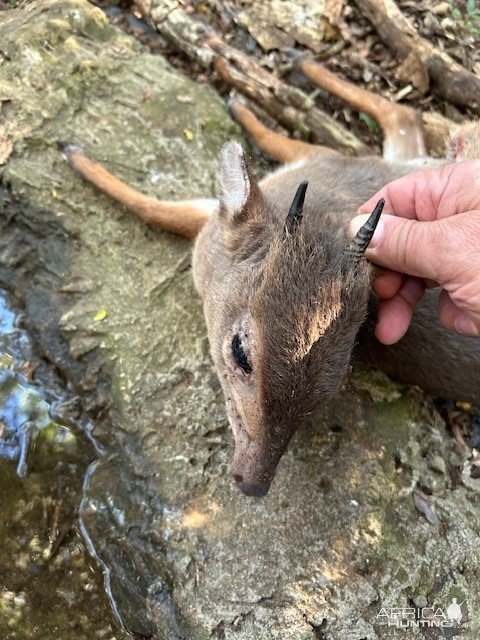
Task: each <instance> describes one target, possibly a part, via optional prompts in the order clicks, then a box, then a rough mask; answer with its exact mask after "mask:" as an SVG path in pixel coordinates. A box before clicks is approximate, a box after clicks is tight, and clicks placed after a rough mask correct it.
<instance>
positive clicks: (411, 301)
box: [375, 278, 425, 345]
mask: <svg viewBox="0 0 480 640" xmlns="http://www.w3.org/2000/svg"><path fill="white" fill-rule="evenodd" d="M424 291H425V286H424V284H423V282H422V281H421V280H419V279H418V278H408V280H406V281H405V282H404V283H403V285H402V286H401V287H400V290H399V291H398V293H397V295H395V296H394V297H393V298H390V299H389V300H384V301H381V302H380V304H379V310H378V321H377V326H376V329H375V335H376V337H377V339H378V340H379V341H380V342H382V343H383V344H386V345H390V344H394V343H395V342H398V341H399V340H400V339H401V338H402V337H403V336H404V335H405V333H406V332H407V330H408V327H409V325H410V320H411V319H412V313H413V310H414V309H415V306H416V305H417V304H418V302H419V301H420V300H421V298H422V296H423V294H424Z"/></svg>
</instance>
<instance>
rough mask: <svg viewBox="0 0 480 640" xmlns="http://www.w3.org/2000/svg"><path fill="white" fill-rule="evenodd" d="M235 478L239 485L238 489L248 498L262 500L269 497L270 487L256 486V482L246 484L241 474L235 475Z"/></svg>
mask: <svg viewBox="0 0 480 640" xmlns="http://www.w3.org/2000/svg"><path fill="white" fill-rule="evenodd" d="M233 478H234V480H235V482H236V483H237V485H238V488H239V489H240V491H241V492H242V493H244V494H245V495H246V496H250V497H252V498H262V497H263V496H265V495H267V493H268V490H269V488H270V486H269V485H261V484H255V483H254V482H245V481H244V479H243V476H242V475H240V474H239V473H234V474H233Z"/></svg>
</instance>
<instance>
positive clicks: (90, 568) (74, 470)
mask: <svg viewBox="0 0 480 640" xmlns="http://www.w3.org/2000/svg"><path fill="white" fill-rule="evenodd" d="M20 322H21V317H20V316H19V315H18V314H16V313H15V312H14V311H13V309H12V307H11V304H10V302H9V300H8V298H7V296H6V294H5V293H3V292H2V291H0V501H1V502H0V504H1V508H0V638H2V640H10V639H11V640H17V639H18V640H28V639H33V638H34V639H43V638H45V639H46V638H48V639H49V640H50V639H52V638H59V639H61V640H70V639H72V640H73V639H74V638H75V640H78V639H83V638H85V639H89V640H90V639H94V638H104V639H111V640H113V639H114V638H116V639H117V640H120V639H121V638H125V637H126V636H125V634H123V633H122V632H121V631H120V630H119V627H118V625H117V623H116V621H115V619H114V616H113V613H112V609H111V607H110V604H109V602H108V598H107V596H106V594H105V590H104V583H103V577H102V573H101V570H100V567H99V566H98V564H97V563H96V562H94V561H93V560H92V558H91V557H90V556H89V554H88V553H87V551H86V545H85V542H84V540H83V539H82V537H81V536H80V534H79V526H78V515H77V514H78V510H79V505H80V502H81V498H82V486H83V482H84V478H85V474H86V472H87V469H88V468H89V465H91V464H92V462H93V461H94V460H95V459H96V458H97V457H98V455H99V451H98V448H97V447H96V445H95V442H94V440H93V439H92V438H91V436H90V435H89V427H91V425H88V423H87V422H85V424H83V425H82V426H79V425H76V424H70V422H69V423H68V424H64V423H62V421H61V420H59V419H58V416H59V415H62V409H63V408H65V406H68V405H69V404H71V403H74V402H75V401H76V399H75V398H73V397H69V394H68V392H67V391H65V390H62V389H61V388H60V387H56V388H55V389H47V388H45V387H42V386H40V385H39V384H38V383H37V381H36V379H35V372H34V370H33V365H32V362H35V358H34V355H33V354H32V346H31V343H30V340H29V338H28V336H27V334H26V333H25V331H23V329H21V327H20ZM53 416H55V417H53ZM90 551H92V550H90Z"/></svg>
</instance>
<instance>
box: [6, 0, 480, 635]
mask: <svg viewBox="0 0 480 640" xmlns="http://www.w3.org/2000/svg"><path fill="white" fill-rule="evenodd" d="M0 42H1V51H2V55H3V64H1V66H0V99H1V100H2V101H3V115H4V119H3V124H2V127H3V129H2V140H3V141H4V142H3V146H2V148H3V149H4V150H5V151H4V157H3V163H4V164H3V168H2V176H3V181H4V183H5V184H9V185H10V188H11V191H12V193H13V196H14V197H15V202H11V203H9V202H4V203H3V215H2V217H1V218H0V225H1V229H2V233H1V235H0V264H1V267H0V282H1V283H2V284H3V285H4V286H8V288H9V289H10V290H12V291H13V292H15V294H16V296H17V297H18V299H20V300H22V301H23V303H24V305H25V313H26V321H27V322H28V324H29V327H30V331H31V332H32V334H33V335H34V337H35V339H36V340H37V342H38V344H39V345H40V347H41V349H42V350H43V353H44V355H45V357H46V358H47V359H48V360H49V361H50V362H52V363H54V364H55V366H56V367H57V368H58V369H59V370H60V371H61V372H62V373H63V375H64V376H65V378H66V379H67V380H68V381H69V382H70V383H71V384H72V386H73V387H74V388H75V389H77V391H78V392H79V393H80V394H81V396H82V399H83V403H84V407H85V409H86V410H87V411H89V412H90V414H91V415H93V416H94V417H95V421H96V436H97V438H98V439H99V440H100V441H101V442H102V443H103V444H104V446H105V447H106V449H107V452H108V453H107V455H106V456H105V457H104V458H103V459H102V460H101V462H100V463H99V465H98V466H97V468H96V470H95V472H94V474H93V476H92V478H91V482H90V486H89V488H88V492H87V497H86V500H85V502H84V510H83V514H82V517H83V521H84V522H85V525H86V527H87V530H88V532H89V535H90V536H91V538H92V541H93V543H94V545H95V547H96V549H97V553H98V555H99V556H100V557H101V558H102V560H103V561H104V562H105V563H106V565H107V566H108V567H109V568H110V571H111V578H112V589H113V593H114V596H115V598H116V601H117V604H118V607H119V610H120V613H121V615H122V616H123V618H124V620H125V623H126V625H127V626H128V627H129V628H130V629H132V630H134V631H136V632H138V633H141V634H144V635H152V636H154V637H155V638H159V639H162V640H163V639H167V638H168V639H171V638H189V639H192V640H203V639H206V638H209V639H210V638H211V639H219V638H225V639H230V638H232V639H233V638H235V639H240V640H249V639H254V638H255V639H258V638H262V640H264V639H265V640H267V639H269V638H275V639H281V640H283V639H285V640H286V639H290V638H291V639H295V640H299V639H304V640H307V639H311V640H314V639H318V638H325V639H328V640H330V639H331V640H347V639H348V640H353V639H355V638H358V639H360V638H369V639H373V638H389V639H395V638H405V634H406V633H408V631H407V632H406V631H405V630H396V629H393V628H391V627H387V626H385V625H382V624H380V620H379V618H378V614H379V612H381V610H382V607H383V608H391V607H410V606H411V602H412V601H414V602H421V603H423V602H427V603H428V604H429V605H430V606H432V605H436V606H440V607H444V608H445V609H446V607H447V606H448V605H449V604H450V602H451V601H452V597H456V598H457V600H458V602H462V603H463V604H462V613H463V615H464V624H463V626H462V628H461V629H458V631H459V632H460V635H457V637H458V638H476V637H479V636H480V618H479V616H478V611H479V610H480V602H479V592H478V582H479V578H480V566H479V565H480V561H479V555H478V548H479V542H480V540H479V532H480V521H479V518H478V499H479V495H480V494H479V487H480V484H479V481H478V480H472V479H471V478H469V476H468V469H466V468H464V467H463V466H462V465H461V462H459V463H458V465H457V466H455V465H453V464H452V463H451V460H452V454H453V453H454V443H453V442H452V441H451V439H450V438H449V436H448V434H447V432H446V429H445V425H444V423H443V421H442V420H441V418H440V417H439V415H438V414H437V413H436V410H435V409H434V407H433V405H432V404H431V403H430V401H428V400H427V399H425V398H424V397H423V396H422V394H421V393H420V392H419V391H416V390H409V391H404V388H403V387H398V388H397V387H395V386H394V385H390V383H388V385H387V386H385V381H384V380H379V381H377V382H376V381H375V379H373V380H372V381H371V385H368V387H367V386H366V385H365V383H363V382H362V383H361V384H357V388H356V390H355V391H354V390H352V388H350V387H346V388H345V390H344V391H343V392H342V393H341V394H340V395H339V396H338V398H336V400H335V401H334V402H332V403H331V405H330V406H328V407H325V410H324V413H323V415H320V416H318V417H316V418H315V420H314V421H313V422H312V424H311V425H310V426H309V428H303V429H301V430H300V431H299V432H298V434H297V436H296V437H295V439H294V441H293V442H292V446H291V447H290V450H289V452H288V453H287V455H286V456H285V458H284V459H283V461H282V463H281V464H280V467H279V470H278V475H277V478H276V480H275V482H274V484H273V486H272V490H271V492H270V494H269V495H268V496H267V497H266V498H264V499H262V500H254V499H248V498H245V497H244V496H243V495H242V494H240V493H239V492H238V490H237V489H236V487H235V486H234V485H233V482H232V481H231V479H230V477H229V472H228V466H229V460H230V456H231V453H232V439H231V436H230V432H229V429H228V427H227V422H226V418H225V413H224V409H223V401H222V396H221V392H220V388H219V384H218V382H217V380H216V378H215V376H214V374H213V371H212V368H211V364H210V360H209V355H208V344H207V339H206V334H205V327H204V323H203V318H202V310H201V304H200V301H199V300H198V298H197V297H196V294H195V292H194V289H193V285H192V279H191V273H190V266H189V265H190V263H189V255H190V247H189V245H188V243H187V242H185V241H183V240H180V239H178V238H174V237H172V236H169V235H167V234H164V233H160V232H156V231H154V230H152V229H149V228H148V227H146V226H145V225H144V224H142V223H140V222H139V221H137V220H135V219H133V218H132V217H131V216H130V215H129V214H128V213H126V212H125V211H122V210H121V209H120V208H119V207H116V206H115V205H114V204H113V203H112V202H110V201H109V200H108V199H107V198H105V197H103V196H101V195H99V194H98V193H96V192H95V191H94V190H93V189H91V188H90V187H89V186H87V185H85V184H83V183H82V182H81V180H79V179H78V177H77V176H75V175H74V174H73V173H72V172H71V170H70V169H69V167H68V166H67V165H66V164H65V163H64V162H63V160H62V159H61V157H60V156H59V153H58V152H57V150H56V141H57V140H58V139H59V138H62V139H67V140H72V141H74V142H77V143H79V144H81V145H82V146H84V147H85V149H86V150H87V151H88V152H89V153H90V154H91V155H92V156H94V157H95V158H97V159H99V160H102V161H103V162H105V163H106V164H107V166H109V167H111V168H112V169H114V170H115V172H116V173H118V174H119V175H121V176H122V177H123V178H125V179H126V180H128V181H129V182H131V183H132V184H134V185H135V186H137V187H138V188H141V189H142V190H143V191H145V192H148V193H151V194H156V195H161V196H163V197H169V198H172V197H176V196H181V195H189V196H196V195H202V196H208V195H210V194H212V193H213V192H214V190H215V170H216V156H217V153H218V151H219V148H220V146H221V144H222V143H223V142H224V141H225V140H227V139H229V138H231V137H238V136H239V135H240V134H239V131H238V130H237V128H236V126H235V125H234V124H233V123H232V122H231V121H230V119H229V118H228V117H227V115H226V113H225V109H224V105H223V104H222V102H221V100H219V98H218V97H217V96H216V94H215V93H214V92H213V91H212V90H211V89H210V88H208V87H206V86H205V85H201V84H196V83H194V82H192V81H190V80H187V79H185V78H184V77H182V76H180V75H179V74H178V73H177V72H176V71H174V70H173V69H172V68H171V67H170V66H169V65H168V64H167V63H166V62H165V61H164V60H163V59H162V58H161V57H159V56H154V55H151V54H150V53H148V52H146V51H145V50H144V49H142V47H140V46H139V45H138V44H137V43H136V42H135V41H134V40H133V39H132V38H131V37H127V36H125V35H123V34H122V33H120V32H118V31H117V30H116V29H114V28H112V27H111V26H110V25H109V24H108V23H107V21H106V19H105V17H104V15H103V14H102V13H101V11H100V10H99V9H97V8H95V7H93V6H92V5H90V4H88V3H87V2H86V1H84V0H66V1H65V2H54V1H52V0H43V1H40V0H37V1H36V2H35V1H34V2H31V3H29V4H26V5H23V6H22V7H21V8H19V9H17V10H13V11H8V12H4V13H3V14H0ZM178 95H181V96H185V95H191V96H192V97H193V98H194V101H193V104H191V103H188V102H185V101H182V102H178V101H177V96H178ZM186 130H188V131H191V132H192V133H193V139H192V140H189V139H188V138H189V137H191V136H190V134H188V136H186V135H185V131H186ZM9 149H11V152H9ZM102 310H104V311H105V312H106V315H105V313H103V312H102V313H101V314H99V311H102ZM96 316H97V320H95V317H96ZM103 316H105V317H104V319H101V320H98V318H102V317H103ZM363 375H364V374H363V373H362V376H363ZM376 384H377V385H379V387H378V388H377V390H376V391H375V389H373V387H374V386H375V385H376ZM372 385H373V386H372ZM364 390H367V391H366V392H365V391H364ZM386 390H387V391H388V393H387V392H386ZM370 398H374V399H375V400H376V402H372V401H371V399H370ZM432 434H433V435H434V436H435V437H433V436H432ZM439 457H440V458H442V459H444V460H445V461H446V463H445V465H442V464H441V462H440V461H439ZM433 459H435V465H433V467H434V468H432V464H431V460H433ZM439 469H441V470H442V473H440V474H439ZM443 469H445V473H444V472H443ZM447 470H448V473H451V474H452V477H453V475H454V474H453V472H454V471H455V477H456V478H457V480H456V482H455V483H453V482H452V481H451V480H450V477H449V476H448V473H447ZM431 477H432V478H434V479H435V482H434V481H433V480H432V481H430V480H429V479H430V478H431ZM420 480H421V482H422V486H423V487H425V490H426V488H427V487H428V486H440V488H441V492H439V495H434V496H431V497H429V500H431V503H432V507H434V508H435V512H436V513H437V515H438V518H439V523H438V524H435V525H432V524H429V522H428V521H427V520H426V519H425V517H424V516H423V515H422V514H421V513H419V512H418V511H417V510H416V508H415V505H414V501H413V498H412V490H413V488H414V487H415V486H416V484H417V482H419V481H420ZM456 631H457V629H454V630H453V632H456Z"/></svg>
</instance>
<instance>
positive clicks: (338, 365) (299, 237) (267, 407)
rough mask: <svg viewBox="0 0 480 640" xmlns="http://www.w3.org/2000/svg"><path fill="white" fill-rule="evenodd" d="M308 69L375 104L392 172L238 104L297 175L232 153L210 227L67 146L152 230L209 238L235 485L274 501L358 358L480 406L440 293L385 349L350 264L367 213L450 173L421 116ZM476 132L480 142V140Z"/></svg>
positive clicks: (215, 345)
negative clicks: (274, 491)
mask: <svg viewBox="0 0 480 640" xmlns="http://www.w3.org/2000/svg"><path fill="white" fill-rule="evenodd" d="M302 68H304V70H305V71H306V72H307V71H308V72H309V75H310V77H313V78H314V79H316V80H317V82H318V84H319V85H320V86H324V88H327V89H329V90H331V91H333V92H335V93H336V94H337V95H340V96H341V97H343V98H344V99H348V98H349V96H350V97H351V99H350V101H351V102H352V104H355V105H357V106H359V107H360V106H362V103H365V105H366V108H365V109H364V110H367V111H368V112H370V113H372V114H374V115H375V116H376V117H377V118H378V119H379V121H380V123H381V124H382V126H383V128H384V132H385V135H386V147H387V149H386V151H387V153H386V155H387V156H388V158H389V159H388V160H386V159H382V158H378V157H363V158H345V157H343V156H341V155H340V154H338V153H337V152H335V151H332V150H325V149H323V148H322V147H314V146H313V145H306V144H304V143H298V142H297V141H288V140H287V139H285V138H284V137H283V136H281V135H280V134H276V133H273V132H269V131H268V129H266V127H264V126H263V125H261V123H259V122H258V120H257V119H256V118H255V117H254V116H253V114H251V112H249V110H248V109H247V108H246V107H245V106H243V105H238V104H237V105H234V108H233V111H234V113H236V114H237V116H238V117H239V119H240V121H241V122H242V123H243V124H244V126H245V127H246V128H247V129H248V131H249V132H250V134H251V135H252V137H253V139H254V140H255V141H257V142H258V143H259V144H260V146H261V147H262V148H264V149H266V150H267V151H268V153H270V154H271V155H273V156H274V157H277V158H283V159H287V160H297V162H295V163H294V164H292V165H290V166H288V165H287V166H286V167H284V168H282V169H280V170H279V171H278V172H276V173H274V174H271V175H269V176H267V177H266V178H265V179H264V180H263V181H261V182H260V183H259V184H258V185H257V183H256V182H255V181H254V180H253V179H252V178H251V176H250V174H249V171H248V167H247V162H246V159H245V156H244V154H243V151H242V149H241V147H240V145H238V143H229V144H228V145H226V146H225V147H224V149H223V150H222V157H221V169H220V198H219V202H218V204H217V205H216V206H215V207H214V209H213V213H212V214H211V215H210V216H207V210H206V209H205V211H204V212H203V213H202V204H201V202H200V201H185V202H183V203H162V202H156V201H152V199H150V198H149V199H146V198H144V196H141V194H137V192H134V191H133V190H132V189H131V188H130V187H127V186H126V185H123V183H121V182H120V181H119V180H118V179H117V178H115V177H114V176H110V174H108V172H106V171H105V170H104V169H103V168H102V169H101V171H100V170H99V169H97V167H98V165H94V164H92V163H91V161H88V160H87V159H85V157H84V156H83V155H82V154H79V152H78V150H75V149H73V148H71V147H64V152H65V153H66V156H67V158H68V159H69V161H70V163H71V164H72V166H73V167H74V168H76V169H77V170H78V171H80V173H81V174H82V175H83V176H84V177H86V178H87V179H88V180H90V181H91V182H93V183H94V184H96V185H97V186H98V187H99V188H101V189H102V190H103V191H105V192H107V193H109V194H110V195H112V196H113V197H116V198H117V199H118V200H120V201H121V202H122V203H124V204H126V205H127V206H129V207H130V208H131V209H132V210H133V211H134V212H135V213H137V215H139V216H140V217H141V218H142V219H144V220H147V221H151V220H152V217H151V212H152V210H153V211H155V212H156V217H155V216H154V219H155V221H156V222H157V223H158V224H159V225H160V226H162V227H163V228H166V229H170V230H173V231H176V232H177V233H182V234H183V235H187V237H191V235H194V233H196V232H197V231H198V230H200V229H201V230H200V232H199V233H198V236H197V239H196V242H195V247H194V252H193V275H194V280H195V284H196V287H197V289H198V291H199V293H200V295H201V296H202V298H203V302H204V311H205V318H206V322H207V328H208V334H209V339H210V347H211V353H212V359H213V361H214V364H215V367H216V369H217V372H218V375H219V379H220V382H221V384H222V387H223V390H224V394H225V399H226V405H227V414H228V417H229V420H230V423H231V425H232V428H233V432H234V437H235V455H234V460H233V465H232V473H233V475H234V477H235V479H236V480H237V482H238V484H239V486H240V488H241V489H242V491H244V492H245V493H246V494H247V495H256V496H259V495H263V494H265V493H266V492H267V491H268V488H269V486H270V483H271V481H272V478H273V476H274V473H275V469H276V466H277V464H278V461H279V460H280V457H281V456H282V454H283V453H284V451H285V449H286V447H287V445H288V442H289V440H290V438H291V436H292V435H293V433H294V432H295V430H296V428H297V427H298V425H299V424H300V423H301V422H302V420H303V419H304V418H305V416H306V415H308V414H310V413H311V412H312V411H314V410H315V407H316V406H318V405H319V404H321V403H323V402H324V401H325V400H326V399H327V398H330V397H332V395H333V394H334V393H335V392H336V390H337V389H338V387H339V386H340V385H341V383H342V381H343V380H344V378H345V375H346V373H347V370H348V367H349V363H350V360H351V356H352V352H353V351H354V349H355V352H356V354H357V356H358V357H360V358H361V359H363V360H365V361H366V362H369V363H372V364H375V365H376V366H379V367H381V368H383V369H384V370H385V371H386V372H387V373H389V374H391V375H394V376H395V377H396V378H398V379H400V380H404V381H406V382H409V383H413V384H419V385H421V386H422V387H424V388H425V389H426V390H427V391H428V392H430V393H433V394H435V395H441V396H444V397H453V398H454V399H458V400H469V401H478V400H479V399H480V366H479V362H480V339H476V338H463V337H459V336H455V335H452V334H450V333H448V332H447V331H446V330H445V329H444V328H443V327H442V326H441V325H440V323H439V322H438V320H437V317H436V311H435V308H436V306H435V305H436V296H437V294H436V293H432V292H430V293H429V294H427V295H426V296H425V299H424V301H423V302H422V303H421V304H420V305H419V308H418V310H417V311H416V312H415V314H414V316H413V320H412V325H411V328H410V330H409V331H408V333H407V335H406V336H405V337H404V338H403V339H402V340H401V341H400V342H399V343H398V344H397V345H394V346H392V347H385V346H383V345H381V344H380V343H378V342H377V341H376V339H375V338H374V335H373V325H374V321H375V301H374V298H373V296H372V294H371V290H370V278H371V268H370V266H369V265H368V264H367V263H366V262H365V261H361V262H360V263H358V264H354V263H353V262H352V259H351V258H350V257H348V254H347V252H346V251H345V250H346V248H347V246H348V239H347V237H346V232H345V227H346V223H347V221H348V220H349V219H350V218H351V217H352V216H353V215H354V214H355V213H356V211H357V208H358V207H359V206H360V205H361V204H362V203H363V202H364V201H366V200H367V199H368V198H370V197H371V196H372V194H374V193H375V192H376V191H377V190H378V189H380V188H381V187H382V186H383V185H385V184H386V183H387V182H389V181H391V180H393V179H395V178H398V177H400V176H402V175H405V174H407V173H409V172H411V171H414V170H416V169H419V168H421V167H426V166H436V165H439V164H442V163H445V162H446V161H436V160H432V159H430V158H424V157H418V156H420V155H422V154H423V149H424V146H423V135H422V130H421V126H420V124H419V117H418V114H416V113H415V112H413V111H412V110H410V109H406V108H405V107H399V106H398V105H390V103H388V102H387V101H385V100H384V99H383V98H379V97H378V96H373V95H372V94H369V93H368V92H365V91H363V90H357V89H356V88H355V87H353V88H352V87H351V85H348V84H347V83H345V82H344V81H340V80H338V79H336V78H335V76H332V74H329V73H322V72H319V71H318V68H317V67H315V68H312V67H311V65H310V66H308V65H307V66H305V67H302ZM465 131H466V132H467V134H471V133H472V131H473V132H474V133H475V135H477V134H478V127H474V126H473V125H471V129H468V128H467V129H465ZM405 132H406V134H407V135H406V136H405ZM479 137H480V136H479ZM477 144H478V143H477ZM453 145H454V148H455V149H461V152H462V154H463V155H461V154H460V153H459V155H461V157H465V153H467V155H468V149H470V150H473V149H476V146H475V144H470V143H469V144H468V145H466V144H464V140H463V139H462V137H461V134H460V137H457V138H456V139H455V140H454V141H453ZM465 149H467V152H465ZM89 163H90V164H89ZM302 180H308V181H309V187H308V191H307V196H306V200H305V209H304V215H303V219H302V222H301V223H300V225H299V226H298V228H296V229H294V230H292V231H288V232H285V230H284V222H285V217H286V214H287V211H288V210H289V207H290V204H291V201H292V198H293V196H294V194H295V192H296V189H297V187H298V185H299V183H300V182H301V181H302ZM142 198H143V200H142ZM152 202H153V204H152ZM172 204H175V205H176V206H175V207H172ZM142 206H144V208H143V209H142ZM199 212H200V213H199ZM367 316H368V317H367ZM365 318H367V321H366V322H364V321H365ZM357 341H358V342H359V344H358V345H357V346H355V345H356V342H357ZM235 345H236V346H235ZM238 345H240V347H239V346H238ZM239 349H240V350H241V351H240V352H239ZM239 353H240V355H239ZM247 365H248V366H247Z"/></svg>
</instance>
